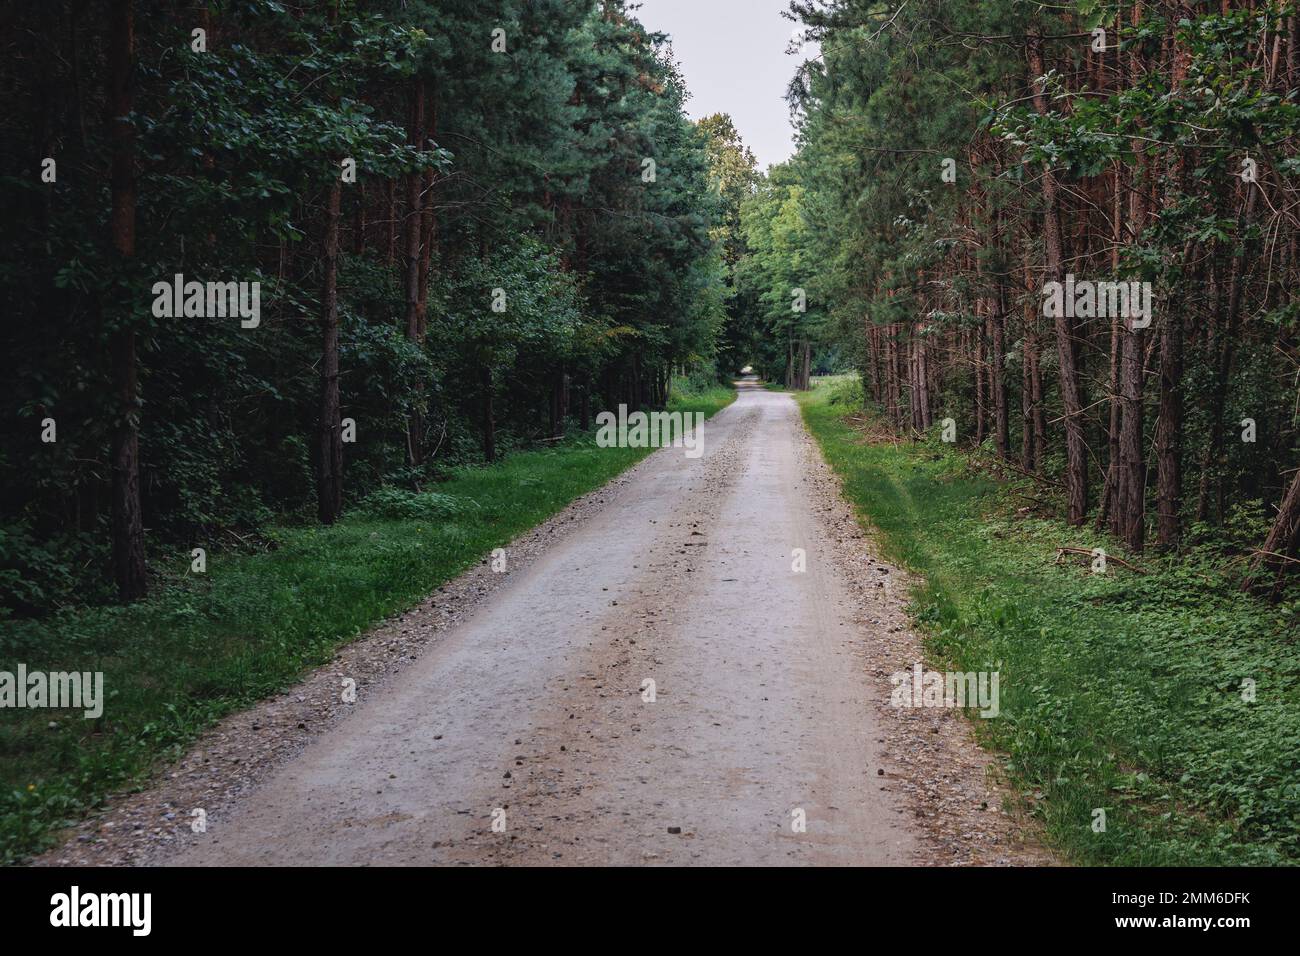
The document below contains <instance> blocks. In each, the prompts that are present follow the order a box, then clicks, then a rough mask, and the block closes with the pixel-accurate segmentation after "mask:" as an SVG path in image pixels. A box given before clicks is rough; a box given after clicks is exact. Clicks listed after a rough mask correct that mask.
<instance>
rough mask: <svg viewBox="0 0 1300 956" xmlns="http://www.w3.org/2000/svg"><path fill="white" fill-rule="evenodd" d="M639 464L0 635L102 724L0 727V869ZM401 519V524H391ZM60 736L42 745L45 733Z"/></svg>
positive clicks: (509, 480) (410, 511)
mask: <svg viewBox="0 0 1300 956" xmlns="http://www.w3.org/2000/svg"><path fill="white" fill-rule="evenodd" d="M734 397H735V396H734V392H733V391H732V390H731V389H729V388H722V387H717V388H713V389H708V390H704V391H697V392H688V391H685V390H683V389H680V388H679V389H677V390H676V391H675V393H674V399H673V402H672V404H671V407H672V408H673V409H674V410H680V411H699V412H704V413H705V414H707V415H712V414H713V413H715V412H717V411H718V410H720V409H721V408H722V407H724V406H725V405H727V404H728V403H729V402H730V401H731V400H732V399H733V398H734ZM649 451H650V450H649V449H632V448H597V447H596V446H595V444H594V441H593V440H592V439H591V438H590V437H587V438H583V439H572V440H570V441H567V442H565V443H563V444H561V445H559V446H557V447H554V448H547V449H542V450H530V451H523V452H518V453H515V454H512V455H510V456H509V457H508V458H507V459H505V460H504V461H502V462H500V463H498V464H496V465H493V466H491V467H485V468H464V469H460V470H458V471H457V472H456V473H455V474H454V476H453V477H452V479H451V480H449V481H447V482H444V483H442V484H440V485H438V486H437V488H436V493H435V494H433V495H426V496H411V495H402V494H391V493H390V494H387V495H384V494H381V495H379V496H376V498H375V499H374V500H375V501H378V502H381V503H382V504H383V505H384V506H385V507H382V508H379V509H377V510H378V513H379V515H380V516H376V514H375V513H374V511H373V510H372V513H370V514H360V513H356V512H355V511H354V513H352V514H350V515H349V516H347V517H345V518H344V519H343V520H342V521H340V522H339V523H338V524H337V525H335V526H333V527H331V528H319V527H309V528H278V529H272V530H271V531H270V532H269V535H268V537H269V538H270V540H271V542H272V543H273V545H274V548H273V549H272V550H268V551H265V552H263V553H256V554H220V553H217V554H211V555H209V560H208V568H207V572H206V573H205V574H201V575H194V574H188V573H187V572H188V569H189V562H190V558H189V553H188V551H184V552H182V553H181V554H178V555H177V557H176V559H175V562H174V563H173V566H172V567H169V568H161V569H158V570H160V571H162V572H163V575H164V576H165V577H167V578H168V580H169V582H170V583H168V584H167V585H166V586H164V587H163V588H161V589H157V592H158V593H156V595H155V596H153V597H151V598H150V599H149V600H147V601H144V602H141V603H138V604H134V605H131V606H128V607H99V608H87V609H80V610H74V611H68V612H64V613H60V614H58V615H57V616H54V617H49V618H44V619H41V620H31V621H8V622H5V623H4V624H3V631H0V670H8V671H13V670H14V669H15V668H16V666H17V662H19V661H22V662H23V663H25V664H26V665H27V667H28V669H29V671H35V670H58V671H68V670H77V671H102V672H103V673H104V687H105V696H106V698H107V700H106V703H105V706H104V714H103V717H102V718H101V719H99V720H94V721H92V720H86V719H83V718H82V716H81V714H80V712H73V714H69V713H68V712H66V711H56V710H12V709H6V710H5V711H4V720H3V725H2V726H0V861H3V862H4V863H14V862H17V861H20V860H22V859H23V858H25V857H26V856H28V855H30V854H32V853H35V852H37V851H39V850H40V849H42V848H43V847H45V846H48V845H49V844H50V843H51V841H52V839H53V838H54V836H55V834H56V832H57V830H58V829H60V828H61V827H63V826H65V825H67V824H68V823H69V822H72V821H75V820H76V819H78V818H79V817H81V816H83V815H84V814H85V813H86V812H88V811H89V810H91V809H92V808H94V807H95V806H97V805H98V804H100V803H101V802H102V799H103V797H104V796H105V795H106V794H107V793H109V792H111V791H112V790H114V789H118V788H121V787H123V786H124V785H128V784H130V783H132V782H138V781H140V780H142V779H143V778H144V777H145V775H146V774H147V772H148V771H149V769H150V768H151V767H152V766H154V765H155V764H156V762H158V761H159V760H167V759H174V758H175V757H177V756H179V755H180V753H181V752H182V750H183V748H184V746H185V745H186V744H187V743H188V742H190V741H191V740H193V739H194V737H195V736H196V735H197V734H198V733H199V732H200V731H201V730H203V729H204V728H205V727H207V726H209V725H211V724H212V723H213V722H214V721H216V720H217V719H218V718H220V717H222V716H223V715H225V714H227V713H230V712H231V711H234V710H237V709H239V708H241V707H243V706H246V705H248V704H250V703H252V702H254V701H257V700H259V699H261V698H264V697H266V696H268V695H270V694H272V693H275V692H276V691H278V690H280V689H282V688H284V687H285V686H287V685H289V684H291V683H292V682H293V681H294V680H295V678H297V677H298V676H300V675H301V674H302V673H303V672H304V671H305V670H306V669H308V668H311V667H313V666H316V665H320V664H323V663H325V662H327V661H328V660H329V659H330V657H331V655H332V654H333V652H334V650H335V649H336V648H337V647H338V646H339V645H340V644H343V643H346V642H347V641H349V640H351V639H353V638H355V637H356V636H357V635H358V634H361V633H362V632H364V631H365V630H366V629H367V628H369V627H370V626H371V625H373V624H374V623H375V622H377V621H379V620H381V619H383V618H385V617H387V616H389V615H391V614H394V613H397V612H400V611H403V610H405V609H407V608H409V607H412V606H413V605H415V604H417V603H418V602H419V601H420V600H421V599H422V598H423V597H424V596H425V595H427V594H428V593H429V592H431V591H433V590H434V589H435V588H437V587H438V586H439V585H441V584H443V583H444V582H446V581H448V580H450V579H452V578H454V577H455V576H456V575H457V574H459V573H461V572H462V571H464V570H465V569H467V568H469V567H470V566H471V565H473V564H474V563H475V562H477V561H479V560H481V559H482V558H483V556H485V555H486V554H488V553H489V552H490V551H491V550H492V549H493V548H495V547H499V546H501V545H503V544H506V543H507V542H509V541H510V540H511V539H512V538H514V537H516V536H517V535H519V534H521V533H522V532H524V531H526V530H528V529H529V528H532V527H534V526H535V525H537V524H538V523H540V522H542V521H543V520H545V519H546V518H548V517H550V516H551V515H553V514H555V513H556V512H557V511H559V510H561V509H562V508H563V507H564V506H565V505H567V504H568V503H569V502H571V501H573V500H574V499H575V498H577V497H579V496H581V495H583V494H585V493H587V492H589V491H592V490H594V489H596V488H598V487H599V486H600V485H602V484H604V483H605V482H606V481H608V480H609V479H611V478H613V477H614V476H615V475H617V474H618V473H620V472H622V471H624V470H625V469H626V468H628V467H629V466H631V465H633V464H635V463H636V462H637V461H639V460H640V459H642V458H644V457H645V456H646V455H647V454H648V453H649ZM398 515H403V517H398ZM51 721H54V722H56V723H57V724H58V726H57V728H56V729H51V728H50V727H49V724H50V722H51Z"/></svg>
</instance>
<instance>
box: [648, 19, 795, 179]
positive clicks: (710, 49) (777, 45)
mask: <svg viewBox="0 0 1300 956" xmlns="http://www.w3.org/2000/svg"><path fill="white" fill-rule="evenodd" d="M787 7H788V2H787V0H641V9H640V10H639V11H637V14H636V15H637V18H638V19H639V20H640V21H641V22H642V23H643V24H645V27H646V29H648V30H658V31H661V32H663V33H667V34H669V35H670V36H671V37H672V40H673V53H674V54H675V55H676V57H677V61H678V62H679V63H681V66H682V73H683V75H684V76H685V77H686V88H687V89H688V90H689V91H690V93H691V98H690V99H689V100H688V101H687V103H686V111H687V113H689V114H690V117H691V118H692V119H699V118H700V117H701V116H708V115H709V114H710V113H730V114H731V118H732V119H733V120H734V121H735V123H736V128H737V129H738V130H740V136H741V138H742V139H743V140H744V141H745V144H746V145H747V146H749V148H750V149H752V150H753V151H754V155H755V156H756V157H758V163H759V166H760V167H762V168H764V169H766V168H767V167H768V166H769V165H771V164H772V163H779V162H782V161H784V160H786V159H789V158H790V156H791V154H792V153H793V152H794V142H793V136H794V130H793V129H792V128H791V126H790V111H789V109H788V108H787V107H786V104H785V90H786V86H787V85H788V84H789V82H790V78H791V77H792V76H793V75H794V71H795V66H796V65H797V64H798V63H799V62H800V60H799V59H796V58H795V57H794V56H788V55H786V52H785V51H786V47H787V46H788V45H789V43H790V35H791V32H792V31H793V30H794V29H795V26H796V25H795V24H794V23H792V22H790V21H789V20H787V19H785V18H784V17H782V16H781V11H782V10H785V9H786V8H787ZM812 49H813V52H814V53H815V47H813V48H812Z"/></svg>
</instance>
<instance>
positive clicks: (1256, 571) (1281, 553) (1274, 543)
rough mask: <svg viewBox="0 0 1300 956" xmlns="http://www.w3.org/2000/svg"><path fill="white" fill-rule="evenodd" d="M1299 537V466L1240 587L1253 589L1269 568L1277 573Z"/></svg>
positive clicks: (1293, 553) (1294, 547)
mask: <svg viewBox="0 0 1300 956" xmlns="http://www.w3.org/2000/svg"><path fill="white" fill-rule="evenodd" d="M1298 538H1300V469H1297V470H1296V473H1295V477H1294V478H1292V479H1291V485H1290V487H1289V488H1288V489H1287V492H1286V497H1284V498H1283V499H1282V504H1281V505H1279V506H1278V509H1277V518H1276V519H1274V521H1273V526H1272V527H1271V528H1270V529H1269V532H1268V536H1267V537H1266V538H1265V539H1264V544H1263V545H1262V546H1261V547H1260V553H1259V554H1257V555H1255V557H1254V559H1253V560H1252V561H1251V564H1250V570H1249V571H1248V572H1247V574H1246V578H1245V580H1244V581H1242V583H1241V589H1242V590H1243V591H1250V590H1253V589H1254V588H1255V587H1256V585H1257V584H1258V583H1259V578H1260V576H1261V575H1262V574H1263V573H1264V572H1265V571H1267V570H1269V569H1274V570H1276V571H1277V573H1278V575H1279V576H1280V575H1281V574H1282V573H1283V572H1284V571H1285V569H1286V567H1287V565H1289V564H1290V562H1289V561H1287V560H1286V559H1287V558H1294V556H1295V553H1296V545H1297V539H1298Z"/></svg>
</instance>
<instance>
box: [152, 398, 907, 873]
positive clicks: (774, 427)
mask: <svg viewBox="0 0 1300 956" xmlns="http://www.w3.org/2000/svg"><path fill="white" fill-rule="evenodd" d="M703 427H704V449H705V451H704V455H703V457H701V458H697V459H694V460H691V459H688V458H687V457H686V456H685V454H684V452H683V450H682V449H672V448H669V449H663V450H661V451H658V452H656V453H655V454H654V455H653V456H652V458H651V459H649V460H648V461H647V462H646V463H645V464H643V465H642V466H641V467H640V468H639V469H638V471H637V472H636V473H635V475H634V476H633V478H632V480H630V481H628V482H626V483H624V484H623V485H622V486H621V487H620V488H619V489H618V490H617V492H616V493H615V494H614V495H613V496H612V497H611V498H610V499H609V500H608V501H607V502H606V504H605V506H604V508H603V509H602V510H601V511H600V512H599V513H597V514H595V515H593V516H592V517H591V518H590V519H589V520H587V521H586V522H585V523H584V524H583V526H582V527H581V528H579V529H577V530H576V531H575V532H573V533H572V534H570V535H568V536H567V537H566V538H564V539H563V540H562V541H561V542H559V543H558V544H557V545H556V546H554V547H553V548H551V549H550V550H549V551H547V552H546V553H544V554H543V555H542V556H541V557H540V558H539V559H538V560H536V561H534V562H533V563H532V564H531V565H530V566H529V567H528V568H527V570H526V571H525V572H523V573H522V574H520V575H519V577H518V579H517V580H515V581H512V582H510V583H508V584H507V585H505V586H504V587H502V588H501V589H500V591H499V592H498V593H496V594H495V595H494V596H493V599H492V600H491V601H490V602H488V603H487V604H486V605H485V606H484V607H483V608H482V609H481V610H480V611H479V612H478V613H476V614H474V615H473V616H472V617H471V618H470V619H468V620H465V621H464V622H462V623H461V624H460V625H459V626H457V627H455V628H454V629H452V630H451V631H449V632H448V633H447V634H446V635H445V636H444V637H443V639H442V640H441V641H440V642H439V643H438V644H437V645H435V646H432V647H430V648H429V650H428V651H427V652H426V653H425V654H424V655H423V656H422V657H421V658H420V659H419V660H418V661H417V662H415V663H414V664H413V665H411V666H410V667H409V668H407V669H405V670H404V671H403V672H402V673H401V674H400V675H399V676H398V677H397V678H396V679H395V680H393V681H391V682H388V683H387V684H385V685H384V686H383V687H382V688H379V689H377V690H376V691H375V692H374V693H373V694H372V695H369V696H366V695H364V694H363V695H362V696H361V697H360V698H359V699H358V701H357V703H356V704H355V710H356V712H355V713H354V714H353V715H351V716H350V717H349V718H348V719H347V720H346V721H344V722H343V723H341V724H340V725H339V726H338V727H337V728H335V729H333V730H332V731H331V732H330V733H328V734H326V735H324V736H322V737H320V738H319V739H317V740H316V741H314V742H313V743H312V744H311V745H310V746H308V747H307V748H306V750H305V751H304V752H303V753H302V754H300V755H299V756H298V757H297V758H296V759H294V760H292V761H291V762H290V763H288V764H287V765H285V766H284V767H282V768H281V769H280V770H279V771H278V772H276V773H274V774H273V775H271V776H270V777H269V778H268V779H267V780H265V781H264V782H263V783H262V785H261V786H259V787H257V788H256V789H255V790H254V791H253V792H252V793H250V794H249V795H248V796H247V797H246V798H245V799H244V800H243V801H242V805H241V806H238V807H236V808H234V811H233V812H232V813H230V814H227V815H224V816H225V818H224V819H217V818H214V819H212V820H210V821H209V828H208V832H207V833H206V834H204V835H202V836H200V837H197V838H195V843H194V845H193V846H191V847H190V848H188V849H187V850H186V851H185V852H183V853H181V854H179V855H177V856H176V857H174V862H177V863H183V864H265V863H271V864H291V863H326V864H331V863H341V864H358V863H368V864H417V863H438V862H460V861H466V862H527V863H547V862H563V863H615V864H618V863H635V864H640V863H643V862H646V861H657V862H663V863H704V864H762V863H785V862H809V863H813V862H816V863H891V862H905V861H907V859H908V857H909V854H910V851H911V848H912V838H911V836H910V835H909V832H908V829H907V827H906V825H905V820H904V816H903V814H902V813H901V812H900V806H899V804H900V800H899V798H898V797H897V796H893V795H891V793H890V792H889V791H887V790H886V789H884V787H885V786H886V784H885V783H884V782H883V781H881V780H880V777H879V775H878V773H877V770H878V768H879V767H880V761H879V760H878V759H877V756H876V753H875V748H876V746H877V744H876V741H877V740H878V739H879V738H881V736H882V734H881V733H880V732H879V728H877V727H876V726H875V725H874V723H873V718H872V709H871V708H870V707H868V706H867V705H866V703H865V698H866V696H867V695H868V694H869V693H874V690H873V689H869V687H868V683H867V680H866V677H865V674H864V672H863V667H862V664H861V661H860V653H859V650H860V644H861V642H862V641H864V640H867V639H869V637H870V635H867V634H863V633H860V631H859V630H858V629H857V628H856V627H855V626H854V624H853V622H852V616H851V614H850V613H849V612H848V610H847V608H848V606H849V601H848V600H847V597H846V594H845V591H844V587H843V582H842V580H841V573H840V572H839V571H838V569H837V568H836V566H835V564H834V562H832V561H831V560H829V559H828V557H827V555H826V554H825V552H824V549H823V547H822V545H823V542H824V541H825V540H826V539H827V535H826V532H825V529H823V528H821V527H820V526H819V522H818V517H817V515H816V514H814V513H813V510H812V505H811V503H810V501H809V499H808V497H807V496H806V495H805V494H804V489H803V487H802V486H803V483H804V480H805V476H806V469H807V463H806V462H805V460H804V456H805V455H807V454H808V453H809V450H810V446H809V445H808V444H807V442H806V439H805V438H804V437H803V433H802V426H801V425H800V422H799V416H798V411H797V408H796V406H795V403H794V401H793V400H792V399H791V398H790V396H788V395H784V394H777V393H772V392H766V391H762V390H759V389H754V388H745V389H743V390H742V391H741V394H740V396H739V398H738V400H737V401H736V402H735V404H733V405H732V406H731V407H729V408H727V409H726V410H724V411H723V412H722V413H720V414H719V415H717V416H716V417H715V418H714V419H712V420H711V421H709V422H707V423H706V424H705V425H704V426H703ZM795 548H802V549H804V550H805V552H806V555H807V570H806V572H803V573H797V572H795V571H793V570H792V564H793V561H794V558H793V557H792V552H793V551H794V549H795ZM507 559H508V555H507ZM647 680H653V681H654V689H655V694H654V698H655V699H654V701H653V702H648V701H647V700H646V699H645V698H647V697H648V696H649V694H648V689H649V685H648V684H645V683H644V682H646V681H647ZM494 810H495V811H498V812H497V814H496V819H497V821H498V822H497V828H498V830H500V828H501V826H502V824H504V832H494V830H493V827H492V823H493V811H494ZM801 815H802V817H801ZM801 819H803V820H806V830H805V831H803V832H799V828H798V824H799V823H800V822H801ZM678 828H680V832H678Z"/></svg>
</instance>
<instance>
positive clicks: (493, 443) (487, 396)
mask: <svg viewBox="0 0 1300 956" xmlns="http://www.w3.org/2000/svg"><path fill="white" fill-rule="evenodd" d="M479 380H480V381H481V382H482V384H483V457H484V458H486V459H487V460H488V463H489V464H491V463H492V462H494V461H496V460H497V422H496V415H495V413H494V411H493V408H492V399H493V394H492V393H493V392H494V391H495V389H494V388H493V384H492V370H491V369H488V368H485V369H483V371H482V372H481V373H480V374H479Z"/></svg>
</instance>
